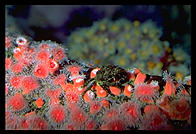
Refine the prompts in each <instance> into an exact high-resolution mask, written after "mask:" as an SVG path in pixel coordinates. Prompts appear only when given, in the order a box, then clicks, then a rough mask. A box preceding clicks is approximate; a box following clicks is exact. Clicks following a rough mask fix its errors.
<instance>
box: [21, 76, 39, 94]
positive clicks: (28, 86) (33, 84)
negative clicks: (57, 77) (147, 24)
mask: <svg viewBox="0 0 196 134" xmlns="http://www.w3.org/2000/svg"><path fill="white" fill-rule="evenodd" d="M21 84H22V88H23V93H24V94H29V93H30V92H31V91H33V90H35V89H36V88H38V87H39V84H38V82H37V81H36V79H35V78H33V77H32V76H26V77H25V78H24V79H23V80H22V83H21Z"/></svg>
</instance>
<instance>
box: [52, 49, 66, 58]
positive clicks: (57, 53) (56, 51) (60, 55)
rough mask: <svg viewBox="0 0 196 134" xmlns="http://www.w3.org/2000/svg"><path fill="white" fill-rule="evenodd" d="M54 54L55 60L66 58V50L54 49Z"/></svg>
mask: <svg viewBox="0 0 196 134" xmlns="http://www.w3.org/2000/svg"><path fill="white" fill-rule="evenodd" d="M52 54H53V57H54V59H55V60H57V61H59V60H62V59H64V58H65V54H64V50H63V48H60V47H59V48H54V49H53V50H52Z"/></svg>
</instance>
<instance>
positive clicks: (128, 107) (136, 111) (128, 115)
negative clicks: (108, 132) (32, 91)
mask: <svg viewBox="0 0 196 134" xmlns="http://www.w3.org/2000/svg"><path fill="white" fill-rule="evenodd" d="M121 111H122V115H123V116H124V119H125V122H127V123H128V124H129V125H130V126H133V127H135V126H138V123H139V121H140V119H141V111H140V107H139V104H137V103H135V102H130V101H129V102H125V103H124V104H122V105H121Z"/></svg>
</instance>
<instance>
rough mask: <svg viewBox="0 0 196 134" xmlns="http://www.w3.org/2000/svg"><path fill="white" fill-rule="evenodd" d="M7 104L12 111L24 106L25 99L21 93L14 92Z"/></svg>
mask: <svg viewBox="0 0 196 134" xmlns="http://www.w3.org/2000/svg"><path fill="white" fill-rule="evenodd" d="M8 105H9V106H11V108H12V109H13V111H18V110H22V109H23V108H25V106H26V101H25V99H24V97H23V96H22V94H21V93H18V94H15V95H14V96H12V97H10V98H9V100H8Z"/></svg>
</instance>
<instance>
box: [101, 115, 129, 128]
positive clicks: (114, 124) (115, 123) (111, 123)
mask: <svg viewBox="0 0 196 134" xmlns="http://www.w3.org/2000/svg"><path fill="white" fill-rule="evenodd" d="M101 129H102V130H113V131H122V130H125V129H126V125H125V123H124V121H123V120H122V119H121V118H119V117H118V118H114V119H112V120H108V121H107V122H106V124H103V125H102V127H101Z"/></svg>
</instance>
